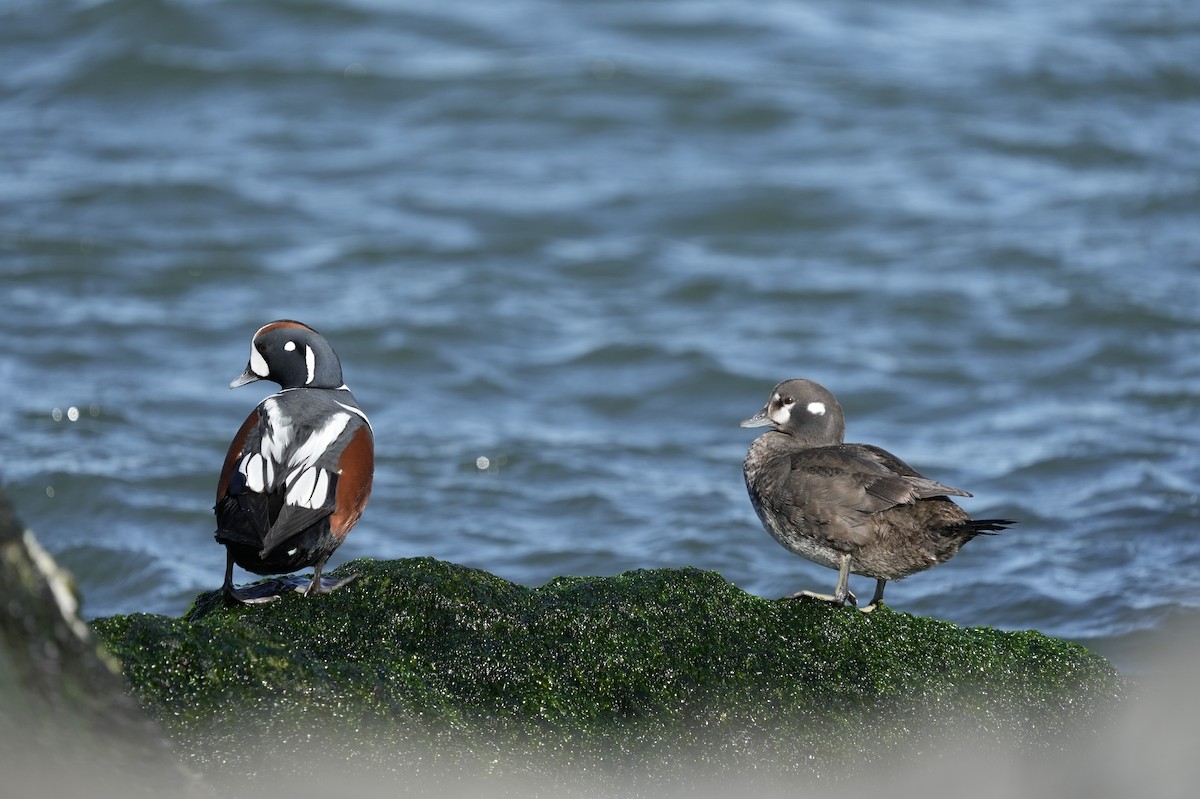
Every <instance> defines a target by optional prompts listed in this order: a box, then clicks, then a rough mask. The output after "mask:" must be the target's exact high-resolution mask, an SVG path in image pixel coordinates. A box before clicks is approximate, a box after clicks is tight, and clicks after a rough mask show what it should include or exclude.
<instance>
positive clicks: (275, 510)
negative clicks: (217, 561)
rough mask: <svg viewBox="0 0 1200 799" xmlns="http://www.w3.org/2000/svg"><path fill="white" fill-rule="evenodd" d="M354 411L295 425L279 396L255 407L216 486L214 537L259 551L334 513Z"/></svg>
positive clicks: (231, 451)
mask: <svg viewBox="0 0 1200 799" xmlns="http://www.w3.org/2000/svg"><path fill="white" fill-rule="evenodd" d="M352 419H353V417H352V416H351V415H350V414H349V413H344V412H343V413H335V414H333V415H331V416H330V417H328V418H327V419H326V420H325V421H324V422H323V423H322V424H321V425H320V426H318V427H310V428H306V427H301V426H296V425H294V424H292V422H291V419H290V418H289V417H288V415H287V414H286V413H284V412H283V410H282V408H281V406H280V403H279V400H278V398H277V397H269V398H267V399H266V400H264V401H263V403H262V404H261V405H259V407H258V408H256V409H255V410H254V411H253V412H251V414H250V416H249V417H248V418H247V420H246V422H245V423H244V424H243V425H242V429H241V430H240V431H239V432H238V435H237V436H235V438H234V440H233V442H232V443H231V444H230V447H229V453H228V454H227V455H226V458H225V468H224V470H223V471H222V476H221V480H220V483H219V484H218V490H217V503H216V513H217V527H218V531H217V537H218V539H219V540H229V541H234V542H237V543H242V544H246V545H250V546H257V547H258V548H259V555H260V557H266V556H267V554H268V553H270V552H271V550H273V549H275V548H276V547H277V546H279V545H280V544H282V543H284V542H285V541H287V540H288V539H289V538H291V537H292V536H294V535H295V534H297V533H299V532H302V531H303V530H306V529H307V528H309V527H311V526H312V525H314V524H316V523H318V522H319V521H321V520H322V519H324V518H325V517H327V516H329V515H330V514H332V513H333V510H334V505H335V499H336V494H337V480H338V474H337V468H336V464H337V452H338V451H339V449H340V447H339V442H340V440H341V438H342V437H343V435H345V434H346V428H347V426H348V425H349V423H350V422H351V420H352Z"/></svg>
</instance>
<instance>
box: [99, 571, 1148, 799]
mask: <svg viewBox="0 0 1200 799" xmlns="http://www.w3.org/2000/svg"><path fill="white" fill-rule="evenodd" d="M350 572H358V573H359V574H360V575H361V577H360V578H359V579H358V580H357V581H356V582H354V583H352V584H351V585H349V586H347V587H346V588H343V589H340V590H338V591H336V592H334V593H332V594H329V595H327V596H322V597H317V598H312V599H310V598H306V597H302V596H300V595H288V596H285V597H283V598H282V599H281V600H279V601H277V602H274V603H271V604H268V605H262V606H256V607H241V608H235V609H227V608H225V607H223V606H222V605H221V602H220V596H219V594H218V593H217V592H210V593H206V594H203V595H201V596H200V597H198V598H197V600H196V603H195V604H194V606H193V607H192V609H191V610H190V612H189V613H188V614H187V615H186V616H185V617H184V618H178V619H174V618H167V617H163V616H151V615H144V614H135V615H129V616H115V617H111V618H105V619H97V620H96V621H94V622H93V623H92V627H93V629H94V630H95V631H96V633H97V635H98V636H99V637H100V639H101V640H103V641H104V642H106V643H107V645H108V646H109V648H110V649H111V651H112V652H113V653H114V654H115V655H116V656H117V657H118V658H119V659H120V660H121V662H122V663H123V665H124V673H125V676H126V678H127V679H128V681H129V683H130V685H131V688H132V691H133V693H134V694H135V695H136V696H137V697H138V699H139V700H140V701H141V703H142V705H143V706H144V707H145V708H146V709H147V710H148V711H149V712H150V713H151V714H152V715H153V716H154V717H155V718H156V719H157V720H158V721H159V723H161V724H162V725H163V727H164V728H165V729H166V730H167V731H168V733H169V734H170V736H171V737H172V738H173V740H174V741H175V743H176V749H177V751H179V752H180V753H181V756H182V757H183V758H184V759H185V761H186V762H187V763H188V764H189V765H190V766H192V767H193V768H196V769H197V770H199V771H201V772H202V773H204V774H205V775H206V776H207V777H208V778H209V779H213V780H216V781H218V782H220V781H234V780H238V779H239V778H242V777H244V776H246V775H251V774H258V775H263V774H265V773H272V772H275V773H279V774H288V775H290V776H291V777H293V778H301V777H300V775H301V774H302V773H303V771H304V764H309V765H311V767H312V768H313V770H317V769H319V768H320V767H322V766H323V765H327V764H329V763H355V764H358V765H359V766H361V767H362V768H365V769H369V770H371V771H374V772H379V773H385V774H390V773H395V774H408V775H412V774H423V775H425V776H426V777H429V778H431V779H436V778H437V776H438V775H439V774H462V773H468V774H476V775H483V776H488V775H491V776H493V777H496V776H498V777H505V776H507V777H519V776H520V775H528V774H535V773H536V774H563V773H570V774H574V775H580V774H586V775H589V779H594V780H597V781H599V782H604V781H605V780H609V779H619V780H622V781H625V782H626V783H629V782H635V783H636V782H638V781H640V780H644V779H648V778H651V777H653V778H654V779H667V780H669V779H670V778H671V776H672V775H678V776H679V777H680V779H683V778H685V777H686V778H693V779H694V778H695V777H696V776H697V775H699V774H703V773H709V774H714V775H716V774H721V775H725V776H728V775H730V774H735V773H754V774H759V775H776V776H778V777H780V778H784V779H794V778H796V777H799V776H805V777H814V776H815V777H818V778H820V777H823V776H833V775H845V774H846V773H847V770H848V768H851V767H853V768H862V767H864V765H866V766H869V765H870V764H879V763H883V762H887V761H890V760H895V759H902V758H904V757H906V756H908V755H909V754H910V753H913V752H918V751H925V752H928V751H930V750H931V749H936V748H937V747H939V746H942V745H944V742H945V741H949V740H958V741H971V742H973V743H974V744H978V745H982V746H993V745H1002V746H1004V747H1006V748H1008V750H1010V751H1027V752H1034V751H1045V750H1054V749H1055V748H1058V747H1062V746H1064V745H1066V742H1069V741H1076V740H1078V737H1079V736H1080V735H1081V734H1082V735H1087V734H1088V733H1089V731H1094V730H1097V729H1099V728H1101V727H1103V726H1104V724H1105V723H1106V719H1107V718H1108V717H1109V716H1110V714H1111V713H1112V712H1113V711H1114V710H1115V709H1116V708H1117V707H1118V706H1119V705H1120V704H1121V700H1122V698H1123V697H1124V695H1125V693H1126V691H1127V685H1126V681H1125V679H1124V678H1123V677H1122V676H1121V675H1120V674H1119V673H1118V672H1117V670H1116V669H1115V668H1113V667H1112V666H1111V665H1110V664H1109V663H1108V662H1107V661H1105V660H1104V659H1103V658H1101V657H1099V656H1097V655H1093V654H1092V653H1090V652H1088V651H1087V650H1085V649H1084V648H1083V647H1081V646H1078V645H1076V644H1071V643H1068V642H1065V641H1062V640H1059V639H1054V638H1050V637H1047V636H1044V635H1042V634H1040V633H1037V632H1034V631H1022V632H1005V631H1000V630H994V629H990V628H966V629H964V628H960V627H957V626H955V625H952V624H950V623H947V622H942V621H936V620H931V619H925V618H919V617H914V616H910V615H908V614H903V613H897V612H894V611H892V610H890V609H888V608H886V607H884V608H880V609H879V610H877V611H876V612H875V613H872V614H869V615H867V614H862V613H859V612H858V611H856V610H854V609H852V608H833V607H829V606H826V605H822V604H818V603H812V602H803V601H770V600H765V599H761V598H759V597H755V596H752V595H749V594H747V593H745V592H744V591H741V590H740V589H738V588H737V587H735V586H733V585H731V584H730V583H728V582H726V581H725V580H724V579H723V578H722V577H721V576H720V575H718V574H716V573H713V572H703V571H699V570H695V569H658V570H653V571H631V572H627V573H624V574H621V575H618V576H615V577H570V578H560V579H557V580H554V581H551V582H550V583H548V584H546V585H544V586H541V587H539V588H529V587H525V586H520V585H516V584H513V583H510V582H507V581H505V580H502V579H500V578H498V577H496V576H494V575H491V574H488V573H486V572H483V571H479V570H474V569H469V568H465V567H461V566H456V565H453V564H449V563H444V562H440V561H437V560H433V559H430V558H416V559H408V560H397V561H386V562H385V561H372V560H358V561H355V562H353V563H349V564H346V565H345V566H343V567H342V568H341V569H339V570H337V573H341V574H346V573H350Z"/></svg>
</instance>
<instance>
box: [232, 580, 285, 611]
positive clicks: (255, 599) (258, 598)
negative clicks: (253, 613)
mask: <svg viewBox="0 0 1200 799" xmlns="http://www.w3.org/2000/svg"><path fill="white" fill-rule="evenodd" d="M280 589H281V586H280V585H279V581H278V580H267V581H266V582H264V583H257V584H255V585H251V586H247V587H245V588H243V589H242V590H240V591H239V590H238V589H236V588H234V587H233V585H232V584H229V585H226V586H224V587H223V588H222V589H221V593H222V595H223V596H224V597H225V604H226V605H229V606H230V607H234V606H237V605H265V604H267V603H268V602H274V601H275V600H276V599H279V596H280Z"/></svg>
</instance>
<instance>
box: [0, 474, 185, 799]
mask: <svg viewBox="0 0 1200 799" xmlns="http://www.w3.org/2000/svg"><path fill="white" fill-rule="evenodd" d="M77 608H78V603H77V601H76V597H75V594H74V587H73V585H72V583H71V578H70V576H69V575H68V574H66V573H65V572H63V571H62V570H61V569H59V568H58V566H57V565H56V564H55V563H54V560H53V558H51V557H50V556H49V555H48V554H47V553H46V552H45V551H44V550H43V549H42V548H41V546H40V545H39V544H38V543H37V541H36V539H35V538H34V537H33V534H32V533H30V532H29V531H27V530H25V529H24V527H23V525H21V523H20V522H19V521H18V520H17V518H16V516H15V515H14V514H13V512H12V509H11V508H10V507H9V505H8V501H7V499H6V497H5V495H4V492H3V490H0V763H3V764H4V766H3V770H2V771H3V776H2V778H0V786H3V788H4V791H5V794H6V795H11V796H25V795H39V794H44V795H49V796H57V795H76V794H77V793H79V792H80V790H81V789H83V788H86V789H87V790H88V791H89V792H95V791H97V790H103V789H112V790H119V791H120V792H121V794H122V795H129V794H131V793H133V794H139V793H144V794H146V795H153V796H161V795H164V792H165V793H166V794H169V795H183V794H188V793H191V792H192V791H193V789H195V788H196V787H197V783H196V781H195V779H194V778H193V777H191V776H189V775H188V774H187V773H186V772H185V771H184V769H183V768H181V766H180V763H179V761H178V760H177V759H176V758H175V756H174V754H173V753H172V751H171V747H170V743H169V741H168V740H167V738H166V736H165V735H164V733H163V731H162V730H161V728H159V727H158V725H157V724H155V723H154V722H153V721H152V720H151V719H150V718H149V716H147V715H146V713H145V712H144V711H143V710H142V708H141V707H140V706H139V704H138V702H137V701H136V700H135V699H134V698H133V697H131V696H129V694H128V693H127V691H126V684H125V681H124V680H123V679H122V677H121V672H120V664H119V663H118V662H117V661H116V660H115V659H114V658H113V657H112V656H111V655H110V654H109V653H108V652H107V651H105V649H104V648H103V647H102V646H101V645H99V644H98V643H97V642H96V640H95V638H94V637H93V636H92V634H91V632H90V631H89V629H88V627H87V625H85V624H84V623H83V622H82V621H80V619H79V617H78V615H77V612H76V611H77ZM55 790H57V791H58V793H53V792H52V791H55Z"/></svg>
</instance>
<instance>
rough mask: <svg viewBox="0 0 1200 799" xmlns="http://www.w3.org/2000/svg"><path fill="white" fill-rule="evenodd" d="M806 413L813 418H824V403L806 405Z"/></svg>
mask: <svg viewBox="0 0 1200 799" xmlns="http://www.w3.org/2000/svg"><path fill="white" fill-rule="evenodd" d="M808 412H809V413H811V414H812V415H813V416H824V415H825V403H823V402H810V403H808Z"/></svg>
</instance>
